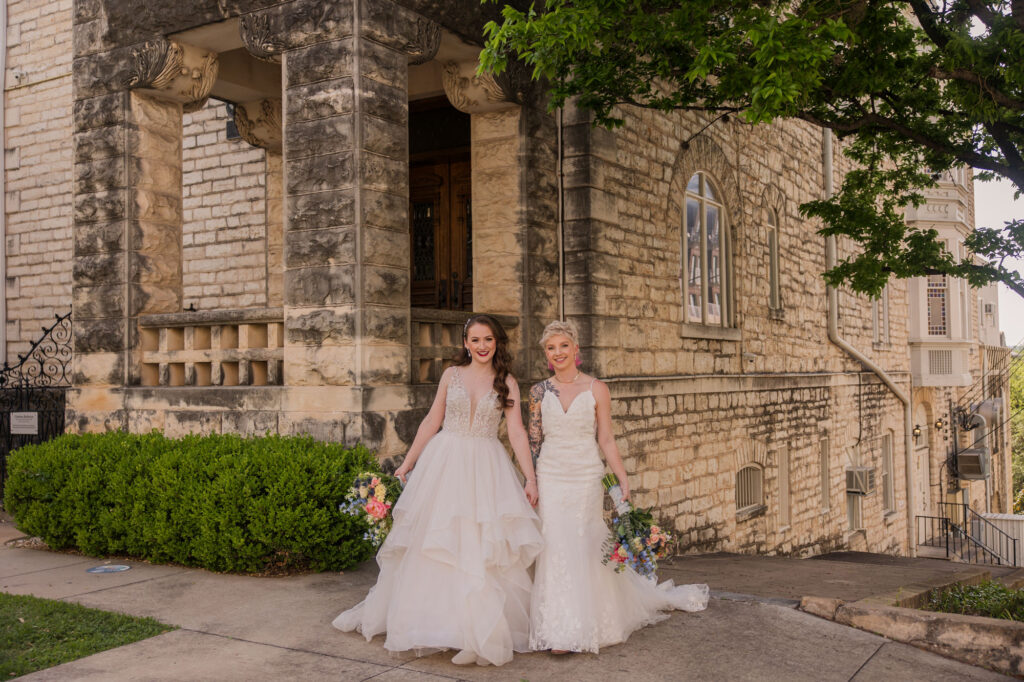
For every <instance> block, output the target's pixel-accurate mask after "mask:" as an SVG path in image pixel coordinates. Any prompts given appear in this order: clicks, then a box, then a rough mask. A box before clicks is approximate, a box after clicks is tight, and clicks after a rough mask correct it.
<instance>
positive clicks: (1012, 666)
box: [799, 597, 1024, 677]
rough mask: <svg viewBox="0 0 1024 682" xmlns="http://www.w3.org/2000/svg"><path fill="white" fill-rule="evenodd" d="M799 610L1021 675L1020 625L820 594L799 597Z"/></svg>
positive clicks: (1023, 643) (1023, 640)
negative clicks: (846, 599) (819, 595)
mask: <svg viewBox="0 0 1024 682" xmlns="http://www.w3.org/2000/svg"><path fill="white" fill-rule="evenodd" d="M799 608H800V610H801V611H804V612H805V613H809V614H811V615H814V616H818V617H819V618H825V619H827V620H831V621H834V622H836V623H839V624H841V625H847V626H850V627H854V628H857V629H858V630H864V631H866V632H873V633H875V634H877V635H881V636H882V637H887V638H889V639H891V640H894V641H897V642H904V643H906V644H911V645H913V646H916V647H918V648H920V649H925V650H927V651H931V652H934V653H937V654H940V655H942V656H946V657H947V658H953V659H956V660H958V661H962V662H964V663H968V664H970V665H976V666H981V667H984V668H988V669H990V670H995V671H997V672H1000V673H1003V674H1006V675H1015V676H1017V677H1021V676H1024V623H1019V622H1015V621H1008V620H1005V621H1004V620H999V619H996V618H982V617H980V616H962V615H959V614H953V613H938V612H934V611H919V610H917V609H905V608H900V607H897V606H880V605H876V604H872V603H870V602H869V601H868V600H861V601H856V602H852V603H846V602H843V601H841V600H839V599H829V598H824V597H804V598H803V599H801V600H800V607H799Z"/></svg>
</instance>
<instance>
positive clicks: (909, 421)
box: [821, 128, 917, 556]
mask: <svg viewBox="0 0 1024 682" xmlns="http://www.w3.org/2000/svg"><path fill="white" fill-rule="evenodd" d="M832 157H833V152H832V131H831V130H829V129H828V128H822V131H821V166H822V173H823V174H824V189H825V198H826V199H828V198H831V197H832V194H833V192H834V187H833V184H832ZM835 265H836V238H835V237H826V238H825V268H826V269H827V270H831V269H832V268H834V267H835ZM827 291H828V338H829V341H831V342H832V343H834V344H835V345H836V346H838V347H839V348H840V349H842V350H843V351H844V352H845V353H846V354H847V355H849V356H850V357H851V358H853V359H854V360H856V361H857V362H859V363H860V364H862V365H863V366H864V367H865V368H867V369H868V370H869V371H870V372H873V373H874V374H875V375H876V376H877V377H878V378H879V379H881V381H882V383H884V384H885V385H886V386H887V387H888V388H889V390H890V391H892V393H893V395H895V396H896V398H897V399H898V400H899V401H900V402H902V403H903V452H904V467H903V468H904V470H905V472H906V487H907V555H908V556H915V555H916V553H917V552H916V549H917V548H916V546H915V543H914V530H915V529H914V473H913V467H912V465H913V442H914V431H913V429H914V427H913V414H912V408H911V401H910V396H909V395H907V394H906V393H904V391H903V389H901V388H900V387H899V386H897V385H896V383H895V382H894V381H893V379H892V377H890V376H889V375H888V374H887V373H886V371H885V370H884V369H882V367H881V366H879V365H878V364H876V363H875V362H873V361H872V360H870V359H869V358H868V357H867V356H865V355H864V354H863V353H861V352H860V351H858V350H857V349H856V348H854V347H853V346H852V345H850V343H849V342H848V341H847V340H846V339H844V338H843V337H841V336H840V335H839V292H838V291H837V290H836V289H835V288H834V287H827Z"/></svg>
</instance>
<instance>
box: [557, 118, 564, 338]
mask: <svg viewBox="0 0 1024 682" xmlns="http://www.w3.org/2000/svg"><path fill="white" fill-rule="evenodd" d="M564 114H565V107H558V120H557V122H556V123H557V137H558V139H557V141H556V142H557V145H556V146H557V150H556V154H557V155H558V158H557V160H556V166H557V170H556V172H557V174H558V235H557V239H558V319H559V320H565V138H564V135H565V119H564Z"/></svg>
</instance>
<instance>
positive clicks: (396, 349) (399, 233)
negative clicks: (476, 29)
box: [242, 0, 440, 455]
mask: <svg viewBox="0 0 1024 682" xmlns="http://www.w3.org/2000/svg"><path fill="white" fill-rule="evenodd" d="M242 31H243V40H244V42H245V43H246V45H247V46H249V49H250V50H251V51H254V54H257V53H258V52H262V53H263V55H264V57H265V58H273V56H275V55H278V54H281V55H283V58H282V70H283V77H284V121H285V126H284V161H285V166H284V176H285V189H284V194H285V216H284V296H283V298H284V315H285V355H284V358H285V360H284V363H285V369H284V376H285V383H286V385H287V386H289V387H290V388H289V392H288V396H289V397H288V398H287V399H286V400H287V401H288V404H287V405H286V408H285V409H286V412H287V414H285V415H282V425H283V429H284V430H286V431H291V432H307V433H312V434H313V435H315V436H317V437H323V438H330V439H335V440H344V441H346V442H353V441H356V440H360V441H362V442H364V443H365V444H367V445H368V446H370V447H375V448H379V449H380V450H381V454H384V455H387V454H392V453H391V452H389V450H390V449H396V450H397V449H398V448H400V447H401V444H400V443H397V441H396V439H395V438H393V437H392V435H393V430H394V427H393V422H394V419H393V417H394V415H395V414H396V413H397V412H398V411H401V410H403V409H405V408H406V407H407V406H408V400H409V399H408V390H407V384H408V382H409V375H410V368H409V365H410V362H409V353H410V351H409V250H408V249H409V244H408V102H407V98H408V95H407V91H408V88H407V78H408V64H409V63H410V61H416V60H420V59H424V58H426V59H429V58H430V57H431V56H432V55H433V53H434V52H436V50H437V45H438V42H439V38H440V33H439V29H438V28H437V27H436V26H435V25H433V24H430V23H429V22H426V21H425V20H423V19H422V18H420V17H419V16H418V15H415V14H413V13H411V12H409V11H407V10H405V9H403V8H401V7H399V6H397V5H395V4H393V3H390V2H386V1H385V0H356V1H355V2H353V3H351V4H342V3H337V4H335V3H330V4H325V3H321V2H314V1H313V0H295V1H294V2H292V3H290V4H287V5H281V6H279V7H275V8H272V9H268V10H264V11H261V12H258V13H254V14H253V15H249V16H248V17H247V18H245V19H244V20H243V22H242ZM247 33H248V34H249V35H247ZM257 33H258V34H259V35H257Z"/></svg>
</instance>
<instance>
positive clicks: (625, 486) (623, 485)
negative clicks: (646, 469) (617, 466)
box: [619, 476, 629, 501]
mask: <svg viewBox="0 0 1024 682" xmlns="http://www.w3.org/2000/svg"><path fill="white" fill-rule="evenodd" d="M619 488H620V489H621V490H622V500H623V501H626V500H628V499H629V481H627V480H626V477H625V476H623V477H622V478H620V479H619Z"/></svg>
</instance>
